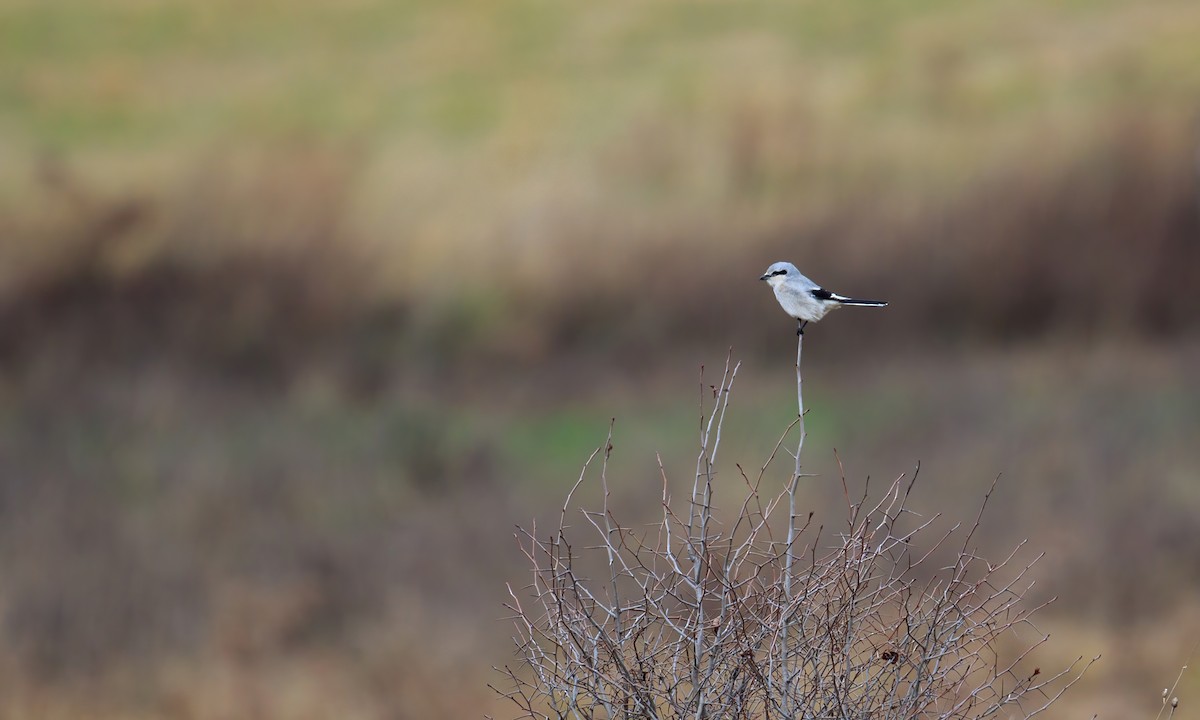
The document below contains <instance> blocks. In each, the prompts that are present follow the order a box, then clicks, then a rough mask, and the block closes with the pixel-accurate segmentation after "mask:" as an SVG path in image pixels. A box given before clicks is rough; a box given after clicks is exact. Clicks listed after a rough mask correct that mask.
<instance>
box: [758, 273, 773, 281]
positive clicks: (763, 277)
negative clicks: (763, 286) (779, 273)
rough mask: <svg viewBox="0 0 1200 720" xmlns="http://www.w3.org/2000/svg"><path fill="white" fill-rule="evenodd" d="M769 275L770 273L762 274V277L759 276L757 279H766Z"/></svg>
mask: <svg viewBox="0 0 1200 720" xmlns="http://www.w3.org/2000/svg"><path fill="white" fill-rule="evenodd" d="M769 277H771V273H767V274H766V275H763V276H762V277H760V278H759V280H766V279H767V278H769Z"/></svg>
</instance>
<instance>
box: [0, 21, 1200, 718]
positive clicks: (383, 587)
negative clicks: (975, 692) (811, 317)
mask: <svg viewBox="0 0 1200 720" xmlns="http://www.w3.org/2000/svg"><path fill="white" fill-rule="evenodd" d="M1197 37H1200V5H1197V4H1196V3H1194V2H1190V1H1186V0H1145V1H1143V2H1137V3H1132V2H1114V1H1110V0H1070V1H1068V0H1061V1H1058V0H1056V1H1054V2H1040V1H1036V2H1035V0H1015V1H1014V2H1009V3H971V2H964V1H963V0H921V1H920V2H909V3H899V2H891V1H886V2H837V3H823V2H815V1H811V0H809V1H805V2H796V3H790V4H786V5H784V4H780V5H740V4H729V3H720V2H700V3H691V4H688V5H675V4H663V5H649V6H648V5H636V4H626V3H617V4H611V3H608V4H601V5H594V6H586V7H585V6H568V5H562V4H558V3H551V2H545V1H544V0H537V1H535V0H464V1H461V2H455V3H433V2H423V1H420V0H412V1H409V2H385V1H383V0H347V1H346V2H336V3H334V2H319V1H318V0H298V1H293V2H286V3H285V2H281V1H279V0H265V1H262V2H252V3H246V2H241V3H234V2H229V1H228V0H217V1H215V2H206V3H195V2H183V1H182V0H169V1H166V2H147V1H145V0H111V1H109V2H103V3H101V2H94V1H90V2H89V1H87V0H56V2H53V3H48V2H38V1H36V0H0V557H3V558H4V561H5V562H4V565H3V567H4V573H3V577H2V581H0V621H2V622H0V666H2V667H4V669H5V670H6V672H4V673H0V698H3V699H0V708H2V709H0V714H3V715H5V716H13V717H21V716H30V715H32V716H37V717H78V715H79V708H81V707H86V708H88V714H89V715H90V716H93V717H98V718H105V717H131V716H145V717H196V718H208V717H256V718H262V717H267V718H270V717H279V718H292V717H313V716H316V717H331V716H332V717H356V716H361V717H384V716H387V717H396V716H399V717H441V716H465V715H471V714H476V715H477V714H480V713H482V712H484V711H487V710H488V708H489V703H490V702H491V699H490V697H489V695H488V693H487V691H486V688H485V687H484V685H483V683H484V681H485V679H487V678H488V677H489V675H488V672H489V666H490V665H492V664H499V663H502V662H503V653H504V652H506V648H507V646H506V644H505V638H504V635H505V632H506V628H505V627H503V623H497V622H495V621H494V618H495V617H496V616H497V615H499V614H500V608H499V602H500V599H501V596H502V588H503V582H504V581H505V580H518V578H517V577H516V576H515V573H517V572H518V568H519V567H520V564H519V562H518V560H519V558H518V557H517V554H516V552H515V546H511V545H509V544H508V543H507V542H506V541H505V538H506V537H507V536H508V533H509V531H510V528H511V527H512V525H513V523H515V522H517V521H522V522H524V521H526V520H527V519H528V516H529V515H544V514H545V513H553V512H554V510H555V505H556V503H558V502H560V501H561V497H562V495H563V494H564V492H565V490H566V488H567V487H569V484H570V482H571V481H572V480H573V479H574V477H575V476H576V474H577V472H578V466H579V464H580V463H581V462H582V460H583V459H584V457H585V456H586V454H587V453H588V452H590V449H591V448H592V447H594V446H595V445H596V444H598V443H600V442H602V440H603V437H604V433H605V430H606V427H607V424H608V420H609V418H611V417H614V416H615V417H617V426H616V427H617V430H616V443H617V453H616V455H615V458H614V463H615V464H614V470H613V477H620V478H622V482H621V484H620V486H619V489H618V492H617V497H616V498H615V499H614V502H616V503H620V504H624V505H625V506H627V507H629V508H630V509H631V512H628V513H625V514H626V515H637V514H638V513H639V512H645V513H646V514H648V515H649V514H653V513H651V512H649V511H650V510H651V509H653V507H655V506H656V505H655V503H657V498H658V493H660V491H661V487H660V485H659V483H660V482H661V481H660V478H659V476H658V468H657V464H656V462H655V459H654V457H655V453H656V452H659V453H661V455H662V458H663V461H664V463H665V465H666V466H667V468H668V471H669V472H672V479H673V480H677V481H682V480H685V479H686V478H683V477H675V476H674V474H673V473H674V472H677V470H675V469H677V468H683V470H682V472H684V473H686V472H687V470H686V468H687V464H688V462H689V458H690V457H691V452H692V451H691V443H692V442H693V441H694V437H695V421H696V417H697V412H696V411H695V402H696V392H697V389H698V388H697V385H698V384H701V383H698V382H697V379H696V374H695V372H696V368H697V366H699V365H701V364H706V365H708V366H709V367H710V368H711V367H716V366H718V365H719V364H720V363H722V362H723V360H724V356H725V352H726V348H728V347H729V346H730V345H733V346H735V347H736V348H737V353H736V354H737V355H738V356H739V357H745V358H746V359H747V362H746V366H745V368H744V370H743V375H742V377H743V378H744V381H740V382H744V388H743V392H744V393H745V394H744V395H740V396H739V398H738V399H737V400H735V403H734V410H733V411H732V412H734V413H735V417H734V418H732V420H731V423H730V425H729V426H728V428H729V430H728V432H729V434H728V437H727V439H726V443H727V444H726V448H727V453H728V454H727V455H726V456H725V457H727V458H729V459H730V461H731V462H732V461H733V460H737V461H739V462H741V463H743V465H745V466H747V467H749V466H754V465H755V464H756V463H761V462H762V461H763V460H765V457H766V454H767V453H769V452H770V449H771V447H772V446H773V444H774V442H775V440H776V439H777V437H778V434H779V433H780V432H782V430H783V428H784V427H785V426H786V423H787V422H788V420H789V413H792V412H793V410H792V408H791V404H790V403H791V400H789V398H790V392H791V391H790V389H789V390H788V391H787V392H783V393H781V392H780V388H781V387H783V388H787V387H788V386H789V384H790V382H791V380H790V377H789V373H790V363H791V352H792V350H793V349H794V348H793V346H792V342H793V338H792V336H791V326H790V325H789V322H788V321H787V320H786V318H784V317H783V316H782V314H781V313H779V311H778V310H777V309H776V308H775V307H774V302H773V300H772V299H771V298H770V295H769V293H767V292H766V291H765V289H764V288H762V287H760V284H759V283H757V282H755V278H757V276H758V274H759V273H760V272H761V270H762V268H763V267H765V266H766V264H768V263H769V262H771V261H773V260H777V259H789V260H793V261H795V262H797V264H799V265H801V267H802V268H804V270H805V271H806V272H808V273H809V274H811V275H812V276H813V277H814V278H816V279H817V280H818V281H821V282H828V283H829V284H830V285H831V286H834V287H835V288H837V289H839V290H843V291H845V292H849V293H859V294H866V295H872V296H876V295H877V296H880V297H884V298H887V299H889V300H891V301H892V306H891V307H889V308H888V310H887V311H886V313H871V312H866V311H863V312H856V313H855V315H854V316H853V318H850V317H843V316H841V315H839V316H838V317H837V318H835V321H834V322H831V323H829V324H828V325H825V324H823V325H821V326H820V327H819V328H818V329H817V330H816V331H814V333H815V334H814V335H813V341H812V343H811V344H810V346H809V347H810V349H809V351H808V353H807V354H806V363H807V373H808V374H807V375H806V378H807V379H808V384H807V387H808V388H810V390H808V391H807V392H808V393H809V397H810V403H811V407H812V410H811V412H812V422H810V432H811V436H810V439H809V442H808V445H807V448H808V450H806V452H810V453H811V454H810V455H809V458H810V462H811V463H812V469H813V471H814V472H819V473H821V474H822V476H823V477H824V478H832V477H836V474H837V472H838V469H837V463H836V462H835V461H834V459H833V455H832V453H831V452H830V449H831V448H832V447H837V448H839V450H840V451H841V457H842V461H843V462H844V464H845V469H846V472H847V477H848V480H849V481H850V482H858V483H861V482H862V481H863V479H864V478H865V477H866V476H869V475H876V476H878V475H879V474H881V473H882V474H884V475H891V474H898V473H900V472H903V471H906V470H909V469H910V468H911V467H912V466H913V465H914V464H915V462H916V461H917V460H922V461H924V467H923V470H922V476H923V478H924V482H925V483H927V485H926V487H927V500H926V502H927V503H928V507H929V508H930V510H931V511H936V510H941V511H944V512H946V513H947V514H948V515H950V516H954V515H956V514H961V513H962V512H964V508H974V507H976V506H977V502H978V500H979V494H980V493H981V492H982V489H983V488H984V487H985V486H986V485H987V483H988V482H989V481H990V479H991V477H993V476H994V475H995V474H996V473H1003V475H1004V477H1005V480H1004V482H1002V484H1001V488H1002V489H1001V492H1000V494H999V495H998V496H997V498H996V500H995V501H994V502H995V503H996V504H995V505H994V507H997V508H1000V509H999V510H997V514H999V515H1002V517H1003V518H1004V519H1005V520H1007V521H1008V522H1001V523H995V524H994V526H998V527H997V529H996V531H995V533H994V535H993V536H992V537H990V538H988V539H987V540H988V542H990V543H994V544H993V545H992V547H997V548H1003V547H1007V546H1008V545H1009V544H1011V542H1012V541H1013V540H1015V539H1019V538H1021V537H1026V536H1029V537H1032V544H1033V545H1035V546H1041V547H1046V548H1047V549H1048V550H1049V551H1050V555H1049V557H1048V559H1047V561H1046V563H1045V564H1044V565H1043V568H1044V570H1043V576H1042V577H1041V578H1040V579H1039V588H1040V589H1041V591H1042V592H1044V593H1045V594H1046V596H1049V595H1054V594H1058V595H1061V596H1062V599H1061V601H1060V604H1059V608H1060V610H1059V614H1058V615H1057V616H1056V617H1057V618H1058V619H1057V621H1056V622H1057V627H1056V628H1055V631H1056V637H1058V636H1059V635H1058V633H1061V638H1062V639H1061V641H1059V642H1061V645H1059V644H1056V647H1058V648H1059V650H1058V652H1061V653H1062V654H1063V655H1064V656H1074V655H1078V654H1088V653H1090V652H1093V651H1095V650H1097V649H1103V650H1105V651H1106V654H1107V659H1106V663H1105V664H1104V665H1102V666H1101V667H1099V668H1098V670H1097V672H1096V673H1095V674H1094V675H1093V677H1094V678H1095V679H1094V680H1093V681H1092V682H1091V683H1090V684H1089V685H1088V688H1087V689H1086V690H1084V691H1083V692H1081V693H1078V694H1077V701H1078V702H1079V705H1078V706H1077V708H1075V707H1074V706H1073V707H1072V708H1065V711H1074V709H1078V711H1079V712H1078V713H1076V714H1081V713H1088V712H1093V711H1095V708H1097V707H1099V706H1101V705H1103V706H1105V707H1106V708H1108V709H1110V711H1111V712H1116V710H1113V708H1117V709H1119V710H1120V711H1122V712H1124V713H1126V714H1137V715H1139V716H1146V714H1147V711H1148V710H1149V709H1156V707H1155V705H1154V702H1155V700H1156V693H1157V691H1158V689H1159V688H1161V687H1162V686H1163V685H1164V684H1166V683H1167V681H1168V680H1169V679H1170V678H1171V677H1173V676H1174V673H1175V668H1177V666H1178V665H1180V664H1182V663H1183V662H1185V661H1186V660H1187V657H1186V656H1187V650H1188V647H1189V646H1188V643H1189V642H1194V638H1196V637H1197V633H1200V605H1198V604H1197V603H1196V602H1195V600H1194V595H1195V593H1194V590H1195V588H1196V586H1197V584H1198V583H1200V577H1198V576H1197V574H1196V571H1195V568H1194V565H1195V563H1194V559H1195V557H1196V556H1197V553H1198V552H1200V545H1198V542H1200V541H1198V539H1197V535H1196V532H1195V528H1194V523H1192V522H1191V518H1194V517H1195V514H1196V512H1197V511H1198V510H1200V495H1198V494H1197V491H1196V488H1197V487H1198V485H1197V479H1198V478H1197V473H1198V468H1200V456H1198V455H1197V448H1196V447H1195V443H1194V442H1193V440H1194V438H1195V437H1196V433H1197V431H1200V381H1198V380H1197V375H1196V373H1195V368H1196V367H1198V366H1200V350H1198V347H1200V345H1198V343H1200V335H1198V333H1197V331H1198V330H1200V320H1197V314H1196V312H1195V308H1196V303H1195V300H1194V297H1193V293H1192V292H1191V290H1190V289H1191V288H1194V287H1196V286H1197V285H1198V284H1200V186H1198V184H1197V178H1198V173H1200V164H1198V162H1200V160H1198V155H1197V148H1198V144H1200V43H1197V42H1196V38H1197ZM850 312H851V311H846V314H847V315H849V314H850ZM726 472H727V475H728V477H729V478H736V469H735V468H733V467H730V468H728V469H727V471H726ZM840 492H841V490H840V487H833V486H832V485H829V486H826V485H825V484H823V483H822V482H821V481H817V482H815V483H814V488H813V498H812V502H813V507H814V508H817V509H820V508H830V507H833V506H835V505H836V503H837V502H839V501H840V500H839V498H840ZM447 677H452V678H453V679H454V681H453V683H448V682H447V680H446V678H447ZM1185 680H1186V679H1185ZM1187 682H1190V683H1191V684H1190V685H1188V686H1186V687H1185V688H1184V689H1185V690H1190V691H1191V692H1192V697H1200V696H1198V695H1196V693H1195V690H1200V688H1197V686H1196V684H1195V680H1194V679H1193V680H1190V681H1187ZM1180 694H1181V695H1183V696H1184V698H1185V699H1186V698H1187V697H1188V696H1187V695H1186V694H1185V693H1184V692H1181V693H1180ZM1078 696H1082V698H1081V699H1080V698H1079V697H1078ZM1085 716H1086V715H1085Z"/></svg>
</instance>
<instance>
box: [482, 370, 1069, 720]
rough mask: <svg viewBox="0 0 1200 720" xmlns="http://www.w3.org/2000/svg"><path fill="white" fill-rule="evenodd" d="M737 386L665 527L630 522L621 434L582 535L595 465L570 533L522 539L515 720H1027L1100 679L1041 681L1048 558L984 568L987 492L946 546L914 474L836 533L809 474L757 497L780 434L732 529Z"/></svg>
mask: <svg viewBox="0 0 1200 720" xmlns="http://www.w3.org/2000/svg"><path fill="white" fill-rule="evenodd" d="M798 366H799V357H798V358H797V367H798ZM736 372H737V368H736V367H733V368H732V369H731V368H730V367H729V365H728V364H727V365H726V369H725V373H724V375H723V377H722V379H721V383H720V385H719V386H716V387H713V388H712V392H713V397H714V399H715V402H714V405H713V407H712V408H711V411H710V413H709V414H708V415H707V417H705V416H704V415H703V413H704V408H703V405H702V408H701V411H702V418H701V428H702V433H701V442H700V453H699V456H698V458H697V465H696V474H695V479H694V483H693V485H692V492H691V496H690V497H689V498H688V501H687V502H686V503H685V504H684V505H683V506H682V507H680V506H679V505H678V504H677V503H674V502H673V501H672V498H671V496H670V493H669V491H668V487H669V483H668V481H667V475H666V471H665V470H663V471H662V479H663V492H662V515H661V518H660V520H659V521H658V522H656V523H654V524H652V525H651V526H649V527H644V528H643V527H632V526H627V525H623V524H622V523H621V521H620V520H618V518H617V517H615V515H614V513H613V512H611V511H610V509H609V505H608V499H609V489H608V479H607V465H608V457H609V453H610V452H611V450H612V444H611V434H610V437H609V442H607V443H606V445H605V447H604V448H603V449H602V450H600V449H598V450H597V451H596V452H595V453H593V455H592V457H591V458H590V459H589V461H588V465H590V464H591V463H592V462H593V460H595V458H596V457H597V455H598V454H599V455H601V469H600V473H599V474H600V484H601V487H602V489H603V493H604V501H603V506H602V507H600V508H599V509H592V510H589V509H583V510H581V516H582V518H583V522H584V527H585V528H587V529H588V530H587V531H585V533H584V535H585V536H584V537H581V536H579V535H578V533H577V532H576V528H574V527H573V526H572V525H571V524H570V523H569V522H568V520H567V515H568V509H569V507H570V505H571V499H572V497H573V495H574V493H575V490H577V489H578V488H579V486H580V485H581V484H582V483H583V482H584V480H585V479H586V477H587V473H588V466H587V465H585V467H584V471H583V473H581V475H580V478H579V480H578V482H577V483H576V484H575V487H574V488H573V489H572V491H571V493H570V494H569V495H568V497H567V500H566V502H565V503H564V505H563V507H562V512H561V514H560V516H559V523H558V527H557V528H555V529H554V530H553V531H552V532H551V533H550V534H539V532H538V530H537V528H536V526H535V527H533V528H532V529H530V530H528V531H522V532H520V533H519V534H518V538H519V540H520V541H521V545H522V550H523V552H524V554H525V555H526V557H527V558H528V561H529V563H530V564H531V566H532V570H533V581H532V584H531V585H529V586H527V587H526V588H524V591H516V590H513V589H511V588H510V594H511V597H512V602H511V604H510V605H508V607H509V608H510V609H511V610H512V611H513V612H514V613H515V623H516V637H515V642H516V644H517V646H518V647H519V654H520V656H521V663H520V664H518V665H517V666H515V667H511V666H506V667H505V668H504V670H503V672H504V674H505V675H506V676H507V677H508V679H509V681H510V686H509V687H508V688H507V689H504V690H498V692H500V693H501V694H502V695H503V696H504V697H507V698H509V699H510V700H512V702H513V703H515V704H516V706H517V708H518V709H519V710H520V712H521V715H520V717H527V718H660V717H673V718H683V717H694V718H771V717H778V718H792V717H805V718H918V717H920V718H986V717H995V716H999V715H1000V714H1001V713H1004V715H1003V716H1004V717H1013V716H1020V717H1031V716H1033V715H1036V714H1037V713H1039V712H1041V711H1043V710H1045V709H1046V708H1047V707H1049V706H1050V705H1051V704H1052V703H1053V702H1054V701H1055V700H1057V699H1058V698H1059V697H1060V696H1061V695H1062V693H1063V692H1064V691H1065V690H1066V689H1067V688H1068V687H1070V685H1071V684H1073V683H1074V681H1075V680H1076V679H1078V677H1079V676H1080V675H1081V674H1082V672H1083V670H1086V667H1087V666H1088V665H1090V663H1087V665H1085V666H1084V667H1083V670H1079V671H1078V672H1076V667H1077V664H1078V661H1077V662H1075V663H1072V664H1071V665H1070V666H1069V667H1067V668H1065V669H1062V670H1059V671H1056V672H1050V673H1043V672H1042V671H1041V669H1040V668H1038V667H1030V664H1031V660H1032V658H1031V654H1032V652H1033V651H1034V649H1036V648H1037V647H1038V646H1040V645H1042V644H1043V643H1044V642H1045V641H1046V640H1047V639H1048V636H1047V635H1044V634H1042V633H1041V632H1040V631H1038V630H1037V628H1036V627H1035V626H1034V625H1033V623H1032V616H1033V615H1034V613H1036V612H1037V611H1038V610H1039V609H1040V606H1029V605H1028V604H1026V603H1025V602H1024V597H1023V596H1024V594H1025V591H1026V590H1028V588H1029V587H1030V585H1031V584H1032V583H1031V581H1029V580H1028V577H1027V575H1028V572H1029V570H1030V568H1031V567H1032V565H1033V564H1034V563H1035V562H1036V558H1035V559H1034V560H1033V561H1031V562H1028V563H1020V562H1018V561H1016V560H1015V557H1016V555H1017V551H1018V550H1020V548H1021V545H1018V546H1017V548H1016V549H1014V551H1013V552H1012V553H1011V554H1010V555H1009V556H1008V557H1007V558H1005V559H1004V560H1003V561H1001V562H999V563H995V564H993V563H991V562H988V561H987V560H985V559H983V558H981V557H979V556H977V555H976V554H975V549H974V547H973V545H972V538H973V537H974V535H975V531H976V530H977V528H978V527H979V523H980V519H981V517H982V514H983V507H986V504H987V498H988V497H989V496H990V495H991V491H990V490H989V491H988V493H987V495H985V496H984V501H983V507H981V508H980V511H979V515H978V516H977V517H976V518H975V521H974V522H973V523H969V524H968V523H960V524H956V525H955V526H954V527H953V528H951V529H950V530H949V531H946V532H940V531H938V530H935V529H934V525H935V521H936V520H937V516H933V517H930V518H924V517H922V516H921V515H919V514H918V513H916V512H915V511H913V510H911V509H910V507H909V501H910V499H911V493H912V490H913V486H914V484H915V481H916V475H915V474H914V475H913V477H912V479H907V478H906V477H905V476H900V477H899V478H897V479H896V480H894V481H893V482H891V483H890V484H889V485H888V486H887V487H886V488H885V489H884V491H883V493H882V494H881V495H880V496H879V497H878V498H876V499H874V500H872V499H869V493H868V492H867V491H866V490H864V492H863V494H862V495H861V496H860V497H858V498H857V499H856V500H854V501H852V500H851V498H850V494H849V491H848V489H846V510H847V514H846V518H845V521H844V523H843V524H841V528H840V531H839V532H836V533H834V534H833V535H832V536H831V535H829V534H827V533H825V532H824V531H823V528H821V527H819V528H817V529H813V526H812V517H813V516H812V513H809V514H807V516H805V515H804V514H803V513H797V512H796V510H795V508H796V503H797V500H798V496H797V492H798V482H797V481H798V480H799V479H800V478H801V477H802V475H801V473H800V472H799V462H798V461H797V463H796V467H797V469H796V471H795V472H793V473H792V475H791V478H790V480H789V482H788V483H787V487H786V488H785V489H784V490H783V491H782V492H780V493H778V494H774V495H771V494H769V493H765V492H763V491H762V489H761V488H762V483H763V480H764V477H765V476H766V472H767V470H768V469H769V468H770V467H771V465H772V460H773V459H774V457H775V455H776V454H777V453H778V448H779V447H781V446H782V443H783V439H781V440H780V443H779V444H778V445H777V446H776V453H773V454H772V456H771V459H769V460H768V462H767V463H766V464H765V465H764V466H763V468H762V470H761V471H760V472H759V473H758V476H757V477H756V478H754V479H751V478H750V477H749V476H747V474H746V473H745V472H744V471H741V468H740V466H739V471H740V473H741V477H742V480H743V481H744V482H745V484H746V491H745V494H744V497H743V500H742V502H741V506H740V509H739V510H738V512H737V513H736V514H735V515H734V516H733V517H732V518H729V519H727V520H726V521H724V522H722V520H721V519H720V518H719V516H718V514H717V512H716V509H715V507H714V505H713V490H714V488H713V482H714V479H715V474H716V473H715V467H716V458H717V450H718V447H719V445H720V437H721V428H722V424H723V421H724V417H725V413H726V410H727V409H728V406H729V400H730V390H731V386H732V383H733V379H734V376H735V375H736ZM801 405H802V404H801ZM802 417H803V415H802V414H801V419H802ZM800 422H801V420H800V419H798V420H797V423H800ZM789 430H790V428H789ZM784 437H785V438H786V434H785V436H784ZM802 445H803V428H802V426H801V446H802ZM798 456H799V451H797V460H798ZM660 469H661V464H660ZM843 484H844V480H843ZM993 489H994V485H993ZM781 512H786V513H787V517H786V519H784V520H783V522H784V523H785V525H784V526H783V527H780V524H779V521H778V515H779V514H780V513H781ZM772 517H776V518H777V521H776V522H775V523H772V521H771V518H772ZM589 531H590V532H589ZM1022 544H1023V543H1022ZM948 550H950V551H951V552H950V553H949V554H950V557H951V560H950V562H949V563H945V562H943V560H942V558H943V557H944V556H945V555H946V551H948ZM1014 646H1016V647H1018V650H1017V651H1016V652H1015V653H1011V652H1008V651H1007V650H1006V649H1007V648H1011V647H1014Z"/></svg>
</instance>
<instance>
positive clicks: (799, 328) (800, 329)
mask: <svg viewBox="0 0 1200 720" xmlns="http://www.w3.org/2000/svg"><path fill="white" fill-rule="evenodd" d="M807 324H808V321H807V320H797V321H796V337H800V336H801V335H803V334H804V326H805V325H807Z"/></svg>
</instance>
